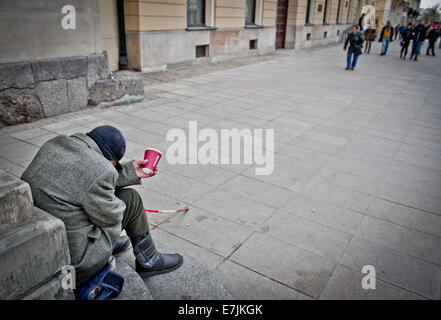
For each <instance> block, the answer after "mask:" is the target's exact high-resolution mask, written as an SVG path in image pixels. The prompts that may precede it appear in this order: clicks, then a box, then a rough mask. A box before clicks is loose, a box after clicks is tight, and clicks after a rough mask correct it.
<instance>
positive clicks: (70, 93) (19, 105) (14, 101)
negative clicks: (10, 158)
mask: <svg viewBox="0 0 441 320" xmlns="http://www.w3.org/2000/svg"><path fill="white" fill-rule="evenodd" d="M108 77H109V68H108V63H107V58H106V56H105V55H104V54H94V55H89V56H79V57H70V58H57V59H50V60H38V61H30V62H17V63H6V64H0V123H2V124H3V125H14V124H18V123H24V122H30V121H34V120H38V119H40V118H44V117H50V116H54V115H58V114H63V113H67V112H72V111H78V110H81V109H85V108H87V105H88V93H89V91H88V90H89V89H90V88H91V87H92V86H93V85H94V84H95V83H96V82H97V81H99V80H102V79H107V78H108Z"/></svg>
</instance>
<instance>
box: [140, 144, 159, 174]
mask: <svg viewBox="0 0 441 320" xmlns="http://www.w3.org/2000/svg"><path fill="white" fill-rule="evenodd" d="M161 157H162V153H161V151H159V150H157V149H153V148H147V149H146V150H145V153H144V160H148V162H147V164H146V165H145V166H144V167H143V168H142V171H144V172H145V173H153V172H155V169H156V167H157V166H158V163H159V160H161Z"/></svg>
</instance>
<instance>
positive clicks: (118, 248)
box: [112, 236, 130, 256]
mask: <svg viewBox="0 0 441 320" xmlns="http://www.w3.org/2000/svg"><path fill="white" fill-rule="evenodd" d="M129 245H130V239H129V237H128V236H122V237H119V239H118V241H116V244H115V248H113V251H112V256H116V255H117V254H118V253H121V252H123V251H124V250H126V249H127V247H128V246H129Z"/></svg>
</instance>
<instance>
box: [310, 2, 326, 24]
mask: <svg viewBox="0 0 441 320" xmlns="http://www.w3.org/2000/svg"><path fill="white" fill-rule="evenodd" d="M319 6H321V8H320V9H321V10H320V11H319ZM324 13H325V0H315V1H314V13H313V16H312V23H313V24H323V15H324Z"/></svg>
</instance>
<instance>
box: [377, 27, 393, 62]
mask: <svg viewBox="0 0 441 320" xmlns="http://www.w3.org/2000/svg"><path fill="white" fill-rule="evenodd" d="M393 39H394V28H393V27H392V26H391V25H390V21H387V22H386V25H385V26H384V27H383V29H381V33H380V39H379V42H382V43H383V45H382V47H381V55H382V56H384V55H386V53H387V49H388V48H389V43H390V42H392V41H394V40H393Z"/></svg>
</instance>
